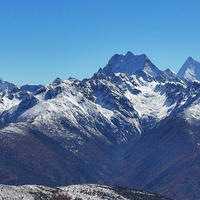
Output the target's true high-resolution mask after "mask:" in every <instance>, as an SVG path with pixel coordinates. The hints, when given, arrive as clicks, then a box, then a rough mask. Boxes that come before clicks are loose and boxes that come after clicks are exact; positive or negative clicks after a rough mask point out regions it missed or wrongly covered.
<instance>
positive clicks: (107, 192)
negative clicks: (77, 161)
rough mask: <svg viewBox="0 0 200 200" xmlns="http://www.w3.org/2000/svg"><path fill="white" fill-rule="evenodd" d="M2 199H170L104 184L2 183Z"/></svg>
mask: <svg viewBox="0 0 200 200" xmlns="http://www.w3.org/2000/svg"><path fill="white" fill-rule="evenodd" d="M0 191H1V193H0V199H3V200H20V199H26V200H38V199H40V200H89V199H91V200H92V199H96V200H103V199H107V200H113V199H118V200H136V199H143V200H169V199H168V198H165V197H163V196H161V195H157V194H153V193H149V192H145V191H139V190H133V189H129V188H121V187H110V186H104V185H92V184H89V185H71V186H68V187H57V188H50V187H44V186H36V185H24V186H18V187H16V186H6V185H0Z"/></svg>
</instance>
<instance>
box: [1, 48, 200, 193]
mask: <svg viewBox="0 0 200 200" xmlns="http://www.w3.org/2000/svg"><path fill="white" fill-rule="evenodd" d="M2 84H4V83H2ZM6 85H7V83H6ZM8 85H9V84H8ZM11 85H12V84H11ZM199 93H200V84H199V83H198V82H187V81H185V79H183V80H182V79H181V78H179V77H177V75H176V74H175V73H173V72H172V71H171V70H169V69H167V70H165V71H163V72H162V71H160V70H159V69H158V68H157V67H156V66H154V65H153V64H152V63H151V61H150V60H149V59H148V58H147V57H146V56H145V55H140V56H136V55H133V54H132V53H131V52H128V53H127V54H126V55H115V56H113V57H112V58H111V60H110V61H109V63H108V65H107V66H106V67H105V68H103V69H100V70H99V72H98V73H96V74H94V75H93V77H91V78H90V79H84V80H82V81H80V80H77V79H75V78H70V79H68V80H62V79H59V78H57V79H56V80H55V81H53V83H52V84H48V85H46V86H41V85H38V86H31V85H25V86H22V87H18V86H16V87H15V86H13V87H10V86H9V87H8V86H5V87H2V90H1V89H0V100H1V102H0V157H1V162H0V168H1V169H2V170H0V180H1V183H4V184H45V185H50V186H55V185H68V184H75V183H105V184H113V183H114V184H115V183H116V177H118V174H119V173H120V172H123V173H124V174H125V175H124V178H123V177H121V180H122V181H121V182H122V183H124V182H123V180H124V181H126V180H128V184H129V183H130V184H132V183H133V182H136V181H135V180H134V179H129V176H128V170H126V166H125V165H124V164H122V165H121V164H120V163H119V161H120V160H121V158H122V156H123V155H124V154H126V153H127V152H128V151H129V150H130V149H134V148H133V147H134V146H135V145H137V144H139V143H138V142H140V141H141V140H142V138H144V136H145V135H148V134H150V133H151V134H152V130H156V127H159V125H160V124H163V123H164V124H165V122H166V123H167V120H169V119H173V117H175V116H176V117H177V116H180V117H181V119H182V117H183V116H184V117H185V118H184V120H185V119H187V120H186V122H188V120H189V122H192V123H193V124H194V122H195V124H198V123H199V120H200V118H199V104H200V102H199ZM177 118H178V117H177ZM193 119H195V120H193ZM184 120H183V121H184ZM190 124H191V123H190ZM187 125H188V124H187ZM168 126H169V125H166V129H167V127H168ZM188 126H189V125H188ZM195 127H196V126H195ZM174 128H176V127H174ZM185 129H186V130H187V127H186V128H185ZM195 130H198V128H196V129H195ZM159 131H160V132H161V133H162V130H159ZM159 131H157V132H158V133H159ZM188 131H190V130H189V128H188ZM166 132H167V133H168V134H172V136H173V133H171V132H170V131H169V130H167V131H166ZM161 133H159V134H161ZM159 134H158V136H157V137H158V138H159ZM162 134H163V135H164V133H162ZM164 136H166V138H167V135H164ZM186 136H187V134H184V137H186ZM149 138H150V139H151V137H149ZM164 138H165V137H164ZM164 138H163V140H164ZM195 138H197V139H195V142H194V144H195V145H197V144H198V143H200V141H199V139H198V131H195ZM160 139H162V138H160ZM154 140H155V141H156V139H155V138H154V139H153V141H150V144H151V145H152V148H153V150H152V152H153V153H155V151H154V148H156V146H154V145H153V143H154ZM159 141H160V140H159ZM161 141H162V140H161ZM170 141H171V140H170ZM177 141H178V140H177ZM162 142H163V141H162ZM164 142H166V143H167V142H168V141H164ZM171 142H172V143H173V141H171ZM167 144H168V143H167ZM192 144H193V143H192ZM192 144H191V148H192ZM142 145H146V143H145V144H142ZM173 145H174V146H175V144H174V143H173ZM177 145H178V146H177V148H178V147H179V145H181V144H180V143H178V142H177ZM158 146H159V147H160V148H162V145H158ZM174 146H173V147H174ZM175 147H176V146H175ZM148 148H149V146H148V145H147V152H146V153H147V157H145V158H144V162H145V163H146V162H147V164H146V165H145V166H149V167H147V168H148V169H147V168H144V174H145V173H146V172H149V171H151V170H152V169H153V167H154V166H152V164H151V160H149V159H146V158H148V153H150V154H151V152H150V151H149V149H148ZM167 148H168V147H167V145H166V150H167ZM180 149H181V148H180ZM143 150H144V149H143V148H142V146H141V148H140V149H139V150H138V152H139V153H138V155H140V153H141V155H142V152H143ZM174 150H176V148H174ZM180 151H181V150H180ZM165 152H166V151H164V152H163V153H165ZM175 152H176V151H175ZM129 155H130V156H131V155H133V156H136V158H137V160H134V159H133V162H132V163H131V166H129V167H130V168H129V169H132V168H133V166H135V165H137V164H138V165H137V166H138V176H140V173H139V172H140V170H139V169H140V167H142V165H140V157H141V158H142V156H138V157H137V155H135V152H132V151H131V152H130V154H129ZM156 155H157V154H155V160H156V158H157V157H156ZM181 155H182V154H181ZM152 156H153V155H152ZM162 156H163V157H164V154H163V155H162ZM177 156H179V155H178V154H177ZM166 157H167V156H166ZM174 159H176V156H175V158H174ZM128 162H129V161H127V163H128ZM169 162H170V161H169ZM167 164H168V163H167V161H166V165H167ZM196 164H197V165H198V163H195V165H196ZM170 165H171V164H170ZM156 166H157V168H156V169H157V170H158V171H159V170H160V168H159V167H160V166H161V165H160V162H159V161H158V162H157V165H156ZM162 167H163V168H164V167H165V166H162ZM180 167H181V166H180ZM148 170H149V171H148ZM156 174H157V173H155V176H156ZM141 176H142V175H141ZM126 178H127V179H126ZM143 178H144V180H145V181H146V182H148V183H149V184H150V185H151V184H153V185H154V183H152V182H151V180H147V176H146V177H143ZM154 178H155V179H156V178H157V177H154ZM125 179H126V180H125ZM139 180H141V179H138V181H139ZM142 182H143V179H142ZM117 183H118V182H117ZM140 183H141V182H140ZM172 183H173V180H172ZM163 184H164V183H163ZM141 185H142V184H141ZM141 185H140V186H141ZM163 187H167V186H166V185H165V184H164V186H163ZM178 191H179V192H180V193H181V190H178ZM192 191H194V190H192ZM182 193H183V192H182ZM190 194H192V192H191V193H190ZM180 196H181V194H180Z"/></svg>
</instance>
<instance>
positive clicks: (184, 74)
mask: <svg viewBox="0 0 200 200" xmlns="http://www.w3.org/2000/svg"><path fill="white" fill-rule="evenodd" d="M178 76H179V77H180V78H183V79H186V80H187V81H197V80H198V81H200V62H198V61H196V60H194V59H193V58H192V57H191V56H189V57H188V58H187V60H186V61H185V63H184V64H183V66H182V67H181V69H180V70H179V72H178Z"/></svg>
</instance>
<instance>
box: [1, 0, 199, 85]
mask: <svg viewBox="0 0 200 200" xmlns="http://www.w3.org/2000/svg"><path fill="white" fill-rule="evenodd" d="M127 51H132V52H133V53H134V54H142V53H145V54H146V55H147V56H148V57H149V58H150V59H151V60H152V62H153V63H154V64H155V65H156V66H157V67H159V68H160V69H162V70H163V69H166V68H168V67H170V68H171V69H173V70H174V71H176V72H177V71H178V69H179V68H180V67H181V66H182V64H183V63H184V61H185V60H186V59H187V57H188V56H192V57H193V58H194V59H196V60H199V61H200V1H199V0H0V77H1V78H3V79H4V80H7V81H11V82H14V83H16V84H20V85H21V84H26V83H27V84H39V83H41V84H47V83H51V82H52V81H53V80H54V79H55V78H56V77H60V78H63V79H67V78H68V77H70V76H72V77H76V78H79V79H83V78H88V77H91V76H92V74H93V73H95V72H97V70H98V69H99V68H100V67H103V66H105V65H106V63H107V62H108V60H109V59H110V57H111V56H112V55H113V54H115V53H118V54H125V53H126V52H127Z"/></svg>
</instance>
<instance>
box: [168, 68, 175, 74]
mask: <svg viewBox="0 0 200 200" xmlns="http://www.w3.org/2000/svg"><path fill="white" fill-rule="evenodd" d="M165 72H166V73H170V74H176V73H175V72H174V71H172V70H171V69H170V68H167V69H166V70H165Z"/></svg>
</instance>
